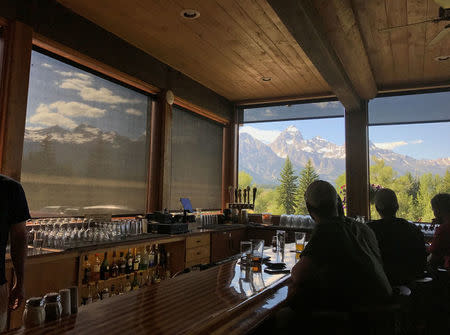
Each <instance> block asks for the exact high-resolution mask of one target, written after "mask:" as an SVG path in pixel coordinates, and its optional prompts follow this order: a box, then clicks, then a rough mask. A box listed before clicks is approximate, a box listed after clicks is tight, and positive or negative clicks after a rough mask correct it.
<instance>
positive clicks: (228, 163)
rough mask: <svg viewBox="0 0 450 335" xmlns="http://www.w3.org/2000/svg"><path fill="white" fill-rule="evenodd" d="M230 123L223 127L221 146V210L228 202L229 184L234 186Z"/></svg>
mask: <svg viewBox="0 0 450 335" xmlns="http://www.w3.org/2000/svg"><path fill="white" fill-rule="evenodd" d="M232 127H233V126H232V125H230V126H227V127H224V128H223V140H222V141H223V142H222V144H223V146H222V210H224V209H225V208H227V203H229V202H230V196H229V192H228V187H229V186H233V187H234V186H235V185H234V182H233V170H234V160H233V156H234V155H233V151H234V150H233V149H234V148H233V136H232V135H233V131H232Z"/></svg>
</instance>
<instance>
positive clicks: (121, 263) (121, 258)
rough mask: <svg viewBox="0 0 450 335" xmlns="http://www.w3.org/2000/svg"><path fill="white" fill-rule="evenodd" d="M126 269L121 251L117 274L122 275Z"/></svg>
mask: <svg viewBox="0 0 450 335" xmlns="http://www.w3.org/2000/svg"><path fill="white" fill-rule="evenodd" d="M126 269H127V262H126V261H125V258H124V257H123V252H121V253H120V258H119V274H121V275H124V274H125V272H126Z"/></svg>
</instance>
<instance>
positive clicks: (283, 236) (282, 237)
mask: <svg viewBox="0 0 450 335" xmlns="http://www.w3.org/2000/svg"><path fill="white" fill-rule="evenodd" d="M277 237H278V250H279V251H284V244H285V241H286V231H284V230H277Z"/></svg>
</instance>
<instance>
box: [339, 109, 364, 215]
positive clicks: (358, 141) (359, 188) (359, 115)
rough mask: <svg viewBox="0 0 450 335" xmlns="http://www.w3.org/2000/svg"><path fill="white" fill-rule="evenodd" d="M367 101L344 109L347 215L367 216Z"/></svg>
mask: <svg viewBox="0 0 450 335" xmlns="http://www.w3.org/2000/svg"><path fill="white" fill-rule="evenodd" d="M367 118H368V116H367V101H363V102H362V103H361V107H360V108H359V109H353V110H348V109H346V110H345V153H346V184H347V215H348V216H350V217H354V216H356V215H362V216H365V217H366V218H368V216H369V152H368V151H369V140H368V125H367V124H368V122H367V121H368V120H367Z"/></svg>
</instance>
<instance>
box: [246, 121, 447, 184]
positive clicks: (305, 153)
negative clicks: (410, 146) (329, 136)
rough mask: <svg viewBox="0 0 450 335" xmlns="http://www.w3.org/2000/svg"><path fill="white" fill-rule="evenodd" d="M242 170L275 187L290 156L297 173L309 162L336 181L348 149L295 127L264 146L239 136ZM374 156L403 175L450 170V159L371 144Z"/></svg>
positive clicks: (328, 178) (325, 176)
mask: <svg viewBox="0 0 450 335" xmlns="http://www.w3.org/2000/svg"><path fill="white" fill-rule="evenodd" d="M239 136H240V138H239V171H245V172H247V173H249V174H250V175H251V176H252V177H253V181H254V182H255V183H257V184H265V185H275V184H277V183H278V178H279V175H280V171H281V169H282V168H283V165H284V162H285V160H286V157H288V156H289V159H290V160H291V162H292V164H293V165H294V168H295V170H296V171H297V172H300V171H301V169H302V168H303V167H304V166H305V164H306V163H307V162H308V160H309V159H310V160H311V161H312V164H313V166H314V168H315V170H316V171H317V173H319V175H320V178H322V179H325V180H329V181H334V180H335V179H336V178H337V177H338V176H339V175H341V174H342V173H344V171H345V146H343V145H338V144H335V143H332V142H330V141H327V140H325V139H323V138H321V137H319V136H316V137H314V138H312V139H308V140H306V139H304V138H303V136H302V134H301V132H300V131H299V130H298V129H297V128H296V127H295V126H289V127H288V128H286V129H285V130H284V131H282V132H281V133H280V135H279V136H278V137H277V138H276V139H275V140H274V141H273V142H272V143H270V144H265V143H263V142H261V141H259V140H258V139H256V138H254V137H253V136H252V135H250V134H248V133H240V135H239ZM369 153H370V157H371V164H373V159H372V157H373V156H375V157H376V158H380V159H383V160H384V161H385V163H386V165H389V166H392V168H393V169H394V170H395V171H397V172H398V173H399V174H400V175H402V174H405V173H406V172H411V173H412V174H413V175H421V174H423V173H428V172H431V173H433V174H440V175H443V174H444V173H445V171H446V170H447V169H449V168H450V157H448V158H440V159H435V160H428V159H415V158H412V157H410V156H406V155H402V154H398V153H396V152H394V151H392V150H387V149H381V148H379V147H377V146H376V145H375V144H373V143H372V142H369Z"/></svg>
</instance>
